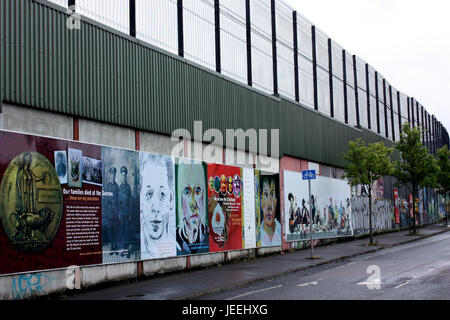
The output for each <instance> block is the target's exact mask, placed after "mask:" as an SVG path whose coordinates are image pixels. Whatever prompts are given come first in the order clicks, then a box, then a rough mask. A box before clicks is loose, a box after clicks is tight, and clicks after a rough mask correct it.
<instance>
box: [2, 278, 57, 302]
mask: <svg viewBox="0 0 450 320" xmlns="http://www.w3.org/2000/svg"><path fill="white" fill-rule="evenodd" d="M55 280H56V279H55V278H54V277H50V276H49V275H47V274H44V273H36V274H21V275H19V276H16V277H14V278H13V279H12V284H11V299H14V300H16V299H24V298H28V297H31V296H37V295H45V294H47V293H48V292H49V291H50V289H51V288H52V284H53V283H54V281H55Z"/></svg>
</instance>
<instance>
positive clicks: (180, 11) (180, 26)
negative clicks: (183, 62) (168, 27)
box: [177, 0, 184, 57]
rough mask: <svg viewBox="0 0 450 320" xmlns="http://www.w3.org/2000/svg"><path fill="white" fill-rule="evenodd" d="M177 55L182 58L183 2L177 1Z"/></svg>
mask: <svg viewBox="0 0 450 320" xmlns="http://www.w3.org/2000/svg"><path fill="white" fill-rule="evenodd" d="M177 17H178V55H179V56H180V57H184V28H183V0H177Z"/></svg>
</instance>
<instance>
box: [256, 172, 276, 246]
mask: <svg viewBox="0 0 450 320" xmlns="http://www.w3.org/2000/svg"><path fill="white" fill-rule="evenodd" d="M256 171H258V170H256ZM257 176H258V184H259V185H258V188H257V194H256V195H255V197H256V198H257V201H258V206H257V207H258V211H255V214H256V219H255V220H256V221H257V225H256V228H257V234H258V241H257V246H258V247H269V246H281V234H282V232H281V223H280V201H279V175H278V174H263V173H262V172H260V171H258V172H257Z"/></svg>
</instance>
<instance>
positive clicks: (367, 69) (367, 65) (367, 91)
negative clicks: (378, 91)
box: [366, 63, 372, 130]
mask: <svg viewBox="0 0 450 320" xmlns="http://www.w3.org/2000/svg"><path fill="white" fill-rule="evenodd" d="M366 94H367V95H366V99H367V127H368V128H369V130H371V129H372V122H371V116H370V79H369V64H368V63H366Z"/></svg>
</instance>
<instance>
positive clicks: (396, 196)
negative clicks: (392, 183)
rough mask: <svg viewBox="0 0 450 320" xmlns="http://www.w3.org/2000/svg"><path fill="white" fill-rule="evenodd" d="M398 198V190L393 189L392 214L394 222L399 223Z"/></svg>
mask: <svg viewBox="0 0 450 320" xmlns="http://www.w3.org/2000/svg"><path fill="white" fill-rule="evenodd" d="M399 205H400V203H399V198H398V190H397V189H394V215H395V223H396V224H400V210H399Z"/></svg>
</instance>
